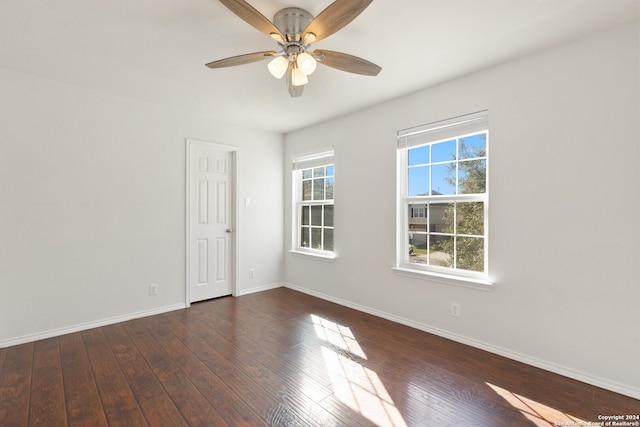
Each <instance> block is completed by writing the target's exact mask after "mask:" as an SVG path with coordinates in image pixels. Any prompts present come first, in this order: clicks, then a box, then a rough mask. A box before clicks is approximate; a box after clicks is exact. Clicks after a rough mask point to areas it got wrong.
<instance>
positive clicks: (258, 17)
mask: <svg viewBox="0 0 640 427" xmlns="http://www.w3.org/2000/svg"><path fill="white" fill-rule="evenodd" d="M220 3H222V4H223V5H225V6H226V7H227V8H228V9H229V10H230V11H231V12H233V13H235V14H236V15H238V17H240V18H242V19H243V20H244V21H246V22H247V23H248V24H249V25H251V26H252V27H254V28H256V29H257V30H258V31H260V32H262V33H264V34H266V35H268V36H271V35H272V34H277V35H278V36H280V38H281V39H282V40H284V35H282V32H281V31H280V30H279V29H278V28H277V27H276V26H275V25H274V24H273V22H271V21H269V20H268V19H267V18H266V17H265V16H264V15H263V14H261V13H260V12H258V11H257V10H256V9H254V7H253V6H251V5H250V4H249V3H247V2H246V1H243V0H220Z"/></svg>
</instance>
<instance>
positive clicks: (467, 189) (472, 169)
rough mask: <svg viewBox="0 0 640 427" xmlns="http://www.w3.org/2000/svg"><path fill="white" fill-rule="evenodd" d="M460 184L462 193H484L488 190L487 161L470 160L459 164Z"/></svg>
mask: <svg viewBox="0 0 640 427" xmlns="http://www.w3.org/2000/svg"><path fill="white" fill-rule="evenodd" d="M458 168H459V172H458V185H459V192H460V194H482V193H485V192H486V190H487V162H486V161H485V160H468V161H466V162H460V163H459V165H458Z"/></svg>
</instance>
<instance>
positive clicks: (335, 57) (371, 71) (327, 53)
mask: <svg viewBox="0 0 640 427" xmlns="http://www.w3.org/2000/svg"><path fill="white" fill-rule="evenodd" d="M313 56H314V57H316V59H318V61H319V62H320V63H321V64H324V65H327V66H329V67H333V68H336V69H338V70H342V71H347V72H349V73H355V74H362V75H365V76H377V75H378V73H379V72H380V70H382V67H380V66H379V65H376V64H374V63H373V62H369V61H367V60H366V59H362V58H358V57H357V56H353V55H348V54H346V53H341V52H334V51H332V50H320V49H316V50H314V51H313Z"/></svg>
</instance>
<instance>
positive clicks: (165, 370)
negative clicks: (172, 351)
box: [123, 322, 227, 427]
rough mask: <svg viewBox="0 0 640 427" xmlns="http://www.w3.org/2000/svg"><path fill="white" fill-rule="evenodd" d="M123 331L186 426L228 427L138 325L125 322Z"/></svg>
mask: <svg viewBox="0 0 640 427" xmlns="http://www.w3.org/2000/svg"><path fill="white" fill-rule="evenodd" d="M123 328H124V330H125V332H127V334H128V335H129V337H130V338H131V339H132V341H133V342H134V344H135V346H136V347H137V349H138V351H139V352H140V354H141V355H142V357H144V358H145V360H146V361H147V363H148V364H149V367H150V368H151V370H152V371H153V373H154V374H155V376H156V378H157V379H158V381H159V382H160V384H162V386H163V387H164V389H165V390H166V392H167V394H168V396H169V398H171V400H172V401H173V403H174V404H175V405H176V407H177V408H178V410H179V411H180V413H181V414H182V416H183V417H184V419H185V420H186V421H187V423H188V424H189V426H192V427H198V426H201V427H214V426H220V427H227V423H226V422H225V421H224V420H223V419H222V417H220V415H219V414H218V413H217V412H216V410H215V408H214V407H213V406H212V405H211V404H210V403H209V402H208V401H207V399H206V398H205V397H204V396H203V395H202V394H201V393H200V392H199V391H198V389H197V388H196V387H195V386H194V385H193V383H191V381H190V380H189V379H188V378H187V376H186V375H185V374H184V373H183V372H182V370H180V368H179V367H178V366H177V365H176V364H175V363H174V362H173V360H172V358H171V356H170V355H169V354H168V353H166V352H165V351H164V349H163V348H162V347H161V346H160V345H159V344H158V342H157V341H156V340H155V339H154V338H153V337H152V336H151V334H150V333H149V332H148V331H147V330H146V329H145V328H144V326H143V324H142V323H141V322H126V323H124V324H123Z"/></svg>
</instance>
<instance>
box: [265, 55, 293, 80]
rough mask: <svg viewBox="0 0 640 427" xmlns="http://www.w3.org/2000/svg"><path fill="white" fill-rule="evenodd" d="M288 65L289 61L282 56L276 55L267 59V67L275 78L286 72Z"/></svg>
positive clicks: (279, 77)
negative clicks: (269, 59)
mask: <svg viewBox="0 0 640 427" xmlns="http://www.w3.org/2000/svg"><path fill="white" fill-rule="evenodd" d="M288 66H289V61H287V58H285V57H284V56H276V57H275V58H273V59H272V60H271V61H269V65H267V68H268V69H269V72H270V73H271V75H272V76H273V77H275V78H276V79H281V78H282V76H284V74H285V73H286V72H287V67H288Z"/></svg>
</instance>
